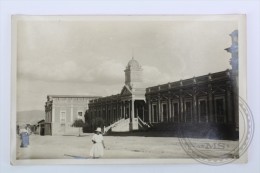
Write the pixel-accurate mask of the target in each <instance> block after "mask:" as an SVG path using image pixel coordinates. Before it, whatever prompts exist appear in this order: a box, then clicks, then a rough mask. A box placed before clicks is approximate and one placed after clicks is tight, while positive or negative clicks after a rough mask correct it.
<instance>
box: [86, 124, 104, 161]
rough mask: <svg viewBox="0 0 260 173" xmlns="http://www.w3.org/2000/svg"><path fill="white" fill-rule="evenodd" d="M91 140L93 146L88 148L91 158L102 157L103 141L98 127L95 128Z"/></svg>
mask: <svg viewBox="0 0 260 173" xmlns="http://www.w3.org/2000/svg"><path fill="white" fill-rule="evenodd" d="M92 142H93V146H92V148H91V150H90V156H91V157H92V158H93V159H98V158H101V157H103V155H104V148H105V143H104V140H103V135H102V134H101V128H100V127H98V128H97V130H95V134H94V135H93V137H92Z"/></svg>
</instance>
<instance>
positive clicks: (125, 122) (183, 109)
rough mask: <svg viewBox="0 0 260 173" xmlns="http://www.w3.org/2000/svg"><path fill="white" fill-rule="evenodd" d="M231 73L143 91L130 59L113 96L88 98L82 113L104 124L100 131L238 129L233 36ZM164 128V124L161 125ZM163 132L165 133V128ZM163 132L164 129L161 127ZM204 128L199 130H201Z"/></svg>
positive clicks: (137, 67) (138, 71)
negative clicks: (86, 105)
mask: <svg viewBox="0 0 260 173" xmlns="http://www.w3.org/2000/svg"><path fill="white" fill-rule="evenodd" d="M230 36H231V37H232V46H231V47H230V48H227V49H226V50H227V51H228V52H230V53H231V54H232V58H231V60H230V64H231V66H232V69H231V70H229V69H228V70H225V71H221V72H217V73H209V74H207V75H203V76H198V77H193V78H190V79H186V80H180V81H175V82H171V83H166V84H162V85H158V86H152V87H148V88H144V87H143V85H142V81H143V75H142V72H143V69H142V67H141V65H140V64H139V63H138V62H137V61H136V60H135V59H131V60H130V61H129V62H128V64H127V66H126V69H125V71H124V72H125V85H124V86H123V88H122V90H121V92H120V93H119V94H117V95H112V96H108V97H102V98H98V99H94V100H91V101H90V103H89V110H88V114H89V116H90V117H101V118H103V119H104V121H105V123H106V124H105V131H107V130H112V131H131V130H138V129H140V128H144V127H150V126H156V125H160V124H163V126H164V127H165V126H167V127H170V128H171V127H185V128H187V129H189V130H194V129H195V127H207V128H208V127H209V128H210V127H216V128H217V127H225V129H226V127H228V128H229V130H230V129H231V131H234V132H235V130H237V127H238V97H237V95H238V44H237V43H238V42H237V40H238V32H237V30H236V31H234V32H233V33H232V34H230ZM166 124H167V125H166ZM170 128H169V129H170ZM166 129H167V128H166ZM203 130H205V129H203Z"/></svg>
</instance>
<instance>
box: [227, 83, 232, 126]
mask: <svg viewBox="0 0 260 173" xmlns="http://www.w3.org/2000/svg"><path fill="white" fill-rule="evenodd" d="M230 90H231V86H230V82H227V90H226V100H227V122H228V123H232V121H233V117H232V110H231V107H232V106H231V92H230Z"/></svg>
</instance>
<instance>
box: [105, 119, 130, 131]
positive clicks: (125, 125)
mask: <svg viewBox="0 0 260 173" xmlns="http://www.w3.org/2000/svg"><path fill="white" fill-rule="evenodd" d="M129 122H130V119H129V118H128V119H124V118H123V119H120V120H119V121H117V122H115V123H113V124H111V125H110V126H107V127H105V128H104V133H107V132H109V131H112V132H127V131H129Z"/></svg>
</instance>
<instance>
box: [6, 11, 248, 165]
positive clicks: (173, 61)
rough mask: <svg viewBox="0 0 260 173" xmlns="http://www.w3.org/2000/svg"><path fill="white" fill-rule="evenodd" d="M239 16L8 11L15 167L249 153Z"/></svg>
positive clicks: (223, 157) (242, 32) (165, 160)
mask: <svg viewBox="0 0 260 173" xmlns="http://www.w3.org/2000/svg"><path fill="white" fill-rule="evenodd" d="M245 20H246V19H245V16H244V15H208V16H207V15H197V16H196V15H193V16H23V15H16V16H13V17H12V58H13V59H12V67H13V69H12V70H13V71H12V87H13V89H12V95H13V96H12V122H11V124H12V128H11V133H12V136H13V137H12V139H11V142H12V147H11V148H12V151H11V155H12V156H11V157H12V159H13V163H14V164H15V163H23V162H26V163H28V162H31V163H33V162H34V161H39V160H41V161H42V163H43V162H44V161H49V162H48V163H50V164H51V162H53V159H55V160H57V161H58V160H60V162H59V163H77V162H78V163H79V162H80V163H82V164H88V163H104V164H106V163H112V162H111V161H113V163H119V164H120V162H122V163H124V164H127V163H140V161H142V162H141V163H184V162H187V161H188V162H203V163H209V164H212V163H213V162H214V161H216V162H217V163H220V162H221V163H222V160H224V163H226V161H227V160H228V162H233V161H237V160H240V159H241V158H242V157H247V156H246V151H245V150H246V149H245V148H242V146H246V145H245V144H244V143H249V142H250V141H249V139H248V138H249V137H247V138H246V139H244V136H250V134H248V133H250V130H249V132H248V131H247V128H250V127H247V126H246V125H245V124H249V125H250V123H248V122H244V121H248V120H250V118H243V116H248V114H247V112H246V109H247V108H246V104H243V102H245V103H246V94H245V93H246V73H245V67H246V57H245V48H246V46H245V44H246V41H245V40H246V39H245V32H246V31H245V30H246V29H245V26H246V25H245ZM241 106H242V108H243V109H242V111H240V108H241ZM243 111H244V112H246V113H243ZM241 117H242V118H241ZM50 159H52V161H50ZM55 160H54V162H55ZM68 160H69V161H71V162H68ZM244 160H246V159H244ZM150 161H151V162H150ZM242 162H243V161H242ZM37 163H41V162H37ZM214 163H215V162H214Z"/></svg>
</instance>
